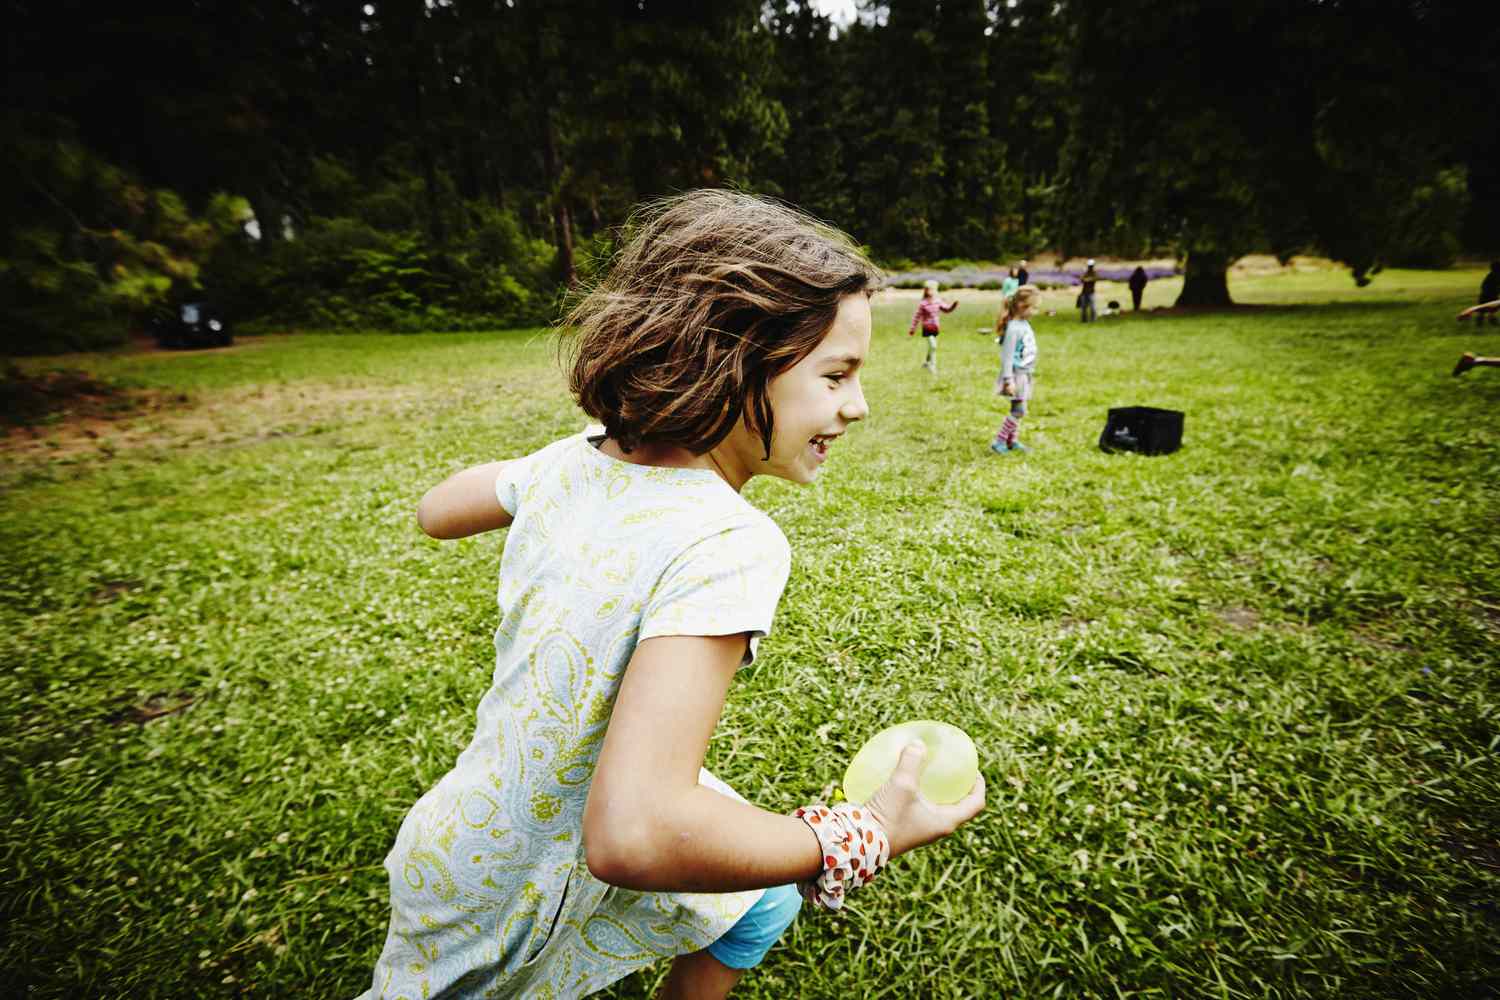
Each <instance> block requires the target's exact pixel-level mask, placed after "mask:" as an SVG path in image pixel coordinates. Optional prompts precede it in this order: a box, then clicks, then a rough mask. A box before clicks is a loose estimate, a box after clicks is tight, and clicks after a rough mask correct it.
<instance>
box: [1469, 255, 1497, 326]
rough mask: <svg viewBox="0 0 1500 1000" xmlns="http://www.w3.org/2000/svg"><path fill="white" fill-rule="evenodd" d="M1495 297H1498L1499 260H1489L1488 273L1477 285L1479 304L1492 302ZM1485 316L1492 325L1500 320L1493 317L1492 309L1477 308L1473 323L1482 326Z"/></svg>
mask: <svg viewBox="0 0 1500 1000" xmlns="http://www.w3.org/2000/svg"><path fill="white" fill-rule="evenodd" d="M1496 299H1500V260H1497V261H1493V262H1491V264H1490V273H1489V274H1486V275H1485V276H1484V281H1483V282H1481V283H1480V285H1479V304H1480V305H1484V304H1485V303H1487V302H1493V301H1495V300H1496ZM1486 317H1488V318H1489V321H1490V325H1491V326H1494V325H1495V323H1496V322H1500V321H1497V320H1496V319H1495V311H1494V310H1492V309H1490V310H1478V311H1476V312H1475V313H1474V325H1475V326H1482V325H1483V324H1484V321H1485V318H1486Z"/></svg>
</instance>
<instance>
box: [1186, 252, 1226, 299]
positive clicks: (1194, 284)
mask: <svg viewBox="0 0 1500 1000" xmlns="http://www.w3.org/2000/svg"><path fill="white" fill-rule="evenodd" d="M1233 262H1234V258H1233V257H1231V256H1230V255H1229V254H1226V253H1220V252H1218V251H1213V250H1190V251H1188V258H1187V273H1186V274H1184V275H1183V278H1182V292H1181V294H1179V295H1178V296H1177V302H1176V305H1177V306H1200V307H1201V306H1209V307H1214V306H1230V305H1234V302H1233V301H1231V300H1230V298H1229V280H1228V275H1229V265H1230V264H1232V263H1233Z"/></svg>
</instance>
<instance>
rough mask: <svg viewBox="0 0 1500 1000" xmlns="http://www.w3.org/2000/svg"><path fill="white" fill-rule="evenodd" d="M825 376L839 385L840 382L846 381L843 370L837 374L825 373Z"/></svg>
mask: <svg viewBox="0 0 1500 1000" xmlns="http://www.w3.org/2000/svg"><path fill="white" fill-rule="evenodd" d="M823 377H824V378H826V379H827V380H828V381H830V382H832V383H833V384H834V385H838V384H839V383H840V382H842V381H844V373H843V372H840V373H838V374H837V375H824V376H823Z"/></svg>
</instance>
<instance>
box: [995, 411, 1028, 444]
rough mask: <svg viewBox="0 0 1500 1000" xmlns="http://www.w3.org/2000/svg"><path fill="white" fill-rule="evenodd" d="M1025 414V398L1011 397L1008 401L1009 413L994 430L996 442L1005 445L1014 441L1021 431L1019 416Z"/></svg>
mask: <svg viewBox="0 0 1500 1000" xmlns="http://www.w3.org/2000/svg"><path fill="white" fill-rule="evenodd" d="M1024 416H1026V400H1024V399H1012V400H1011V401H1010V413H1009V414H1007V415H1006V417H1005V422H1004V423H1003V424H1001V425H1000V429H999V430H998V431H996V432H995V440H996V442H998V443H1000V444H1003V445H1005V446H1007V447H1009V446H1010V445H1013V444H1015V443H1016V438H1017V436H1018V435H1019V434H1020V432H1021V418H1022V417H1024Z"/></svg>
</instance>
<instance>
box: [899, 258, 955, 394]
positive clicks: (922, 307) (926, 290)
mask: <svg viewBox="0 0 1500 1000" xmlns="http://www.w3.org/2000/svg"><path fill="white" fill-rule="evenodd" d="M937 292H938V283H937V281H936V280H934V279H932V278H929V279H927V281H925V282H923V283H922V300H921V301H920V302H918V303H917V312H916V315H914V316H913V317H912V318H911V329H909V330H907V331H906V335H907V336H908V337H911V336H915V335H916V332H917V324H918V323H920V324H921V325H922V339H923V340H925V341H927V360H926V361H924V362H922V367H923V368H926V369H927V370H928V371H930V372H932V374H934V375H936V374H937V339H938V332H939V327H940V326H941V324H940V323H939V320H938V316H939V314H940V313H951V312H952V311H953V310H955V309H957V308H958V300H957V299H954V300H953V301H952V302H944V301H943V300H942V299H940V298H938V293H937Z"/></svg>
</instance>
